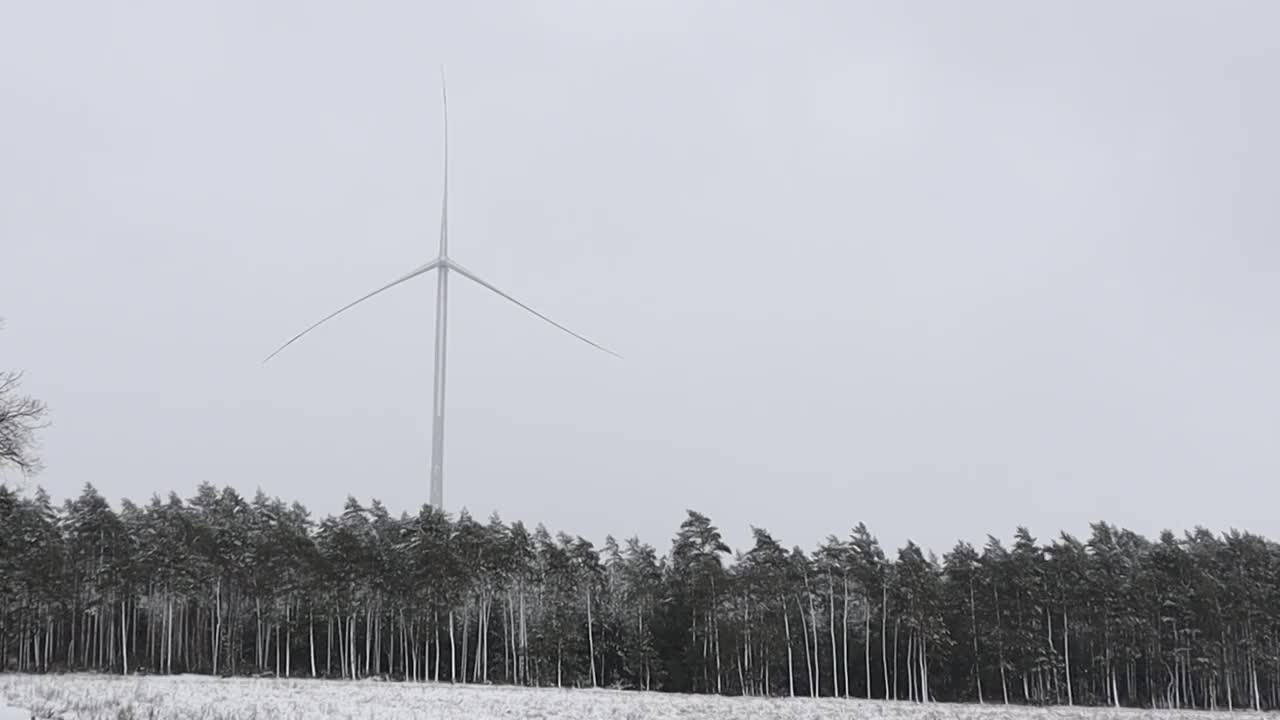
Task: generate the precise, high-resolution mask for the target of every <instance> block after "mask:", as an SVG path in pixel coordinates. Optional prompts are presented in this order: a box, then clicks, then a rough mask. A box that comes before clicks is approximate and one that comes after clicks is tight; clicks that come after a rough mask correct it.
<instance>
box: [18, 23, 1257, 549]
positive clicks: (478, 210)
mask: <svg viewBox="0 0 1280 720" xmlns="http://www.w3.org/2000/svg"><path fill="white" fill-rule="evenodd" d="M1278 38H1280V3H1274V2H1263V1H1257V2H1226V1H1224V2H1213V3H1209V2H1198V1H1197V2H1173V1H1171V0H1152V1H1150V2H1137V1H1129V2H1118V3H1116V2H1056V3H1048V2H1040V3H1027V2H1022V1H1020V0H1019V1H1010V2H970V3H952V2H917V3H888V2H884V3H854V2H831V3H819V2H802V3H784V2H771V3H748V2H699V3H689V2H645V3H608V2H604V3H602V2H537V3H525V2H512V3H481V2H477V3H449V4H443V3H431V4H428V3H421V2H370V3H338V2H302V1H301V0H271V1H268V2H261V1H259V2H229V1H220V2H208V3H171V2H158V1H157V2H133V3H91V2H78V3H8V4H7V5H6V6H5V8H4V12H3V22H0V103H2V106H0V108H2V112H0V315H2V316H3V317H4V318H5V320H6V325H7V328H6V330H5V331H4V332H3V333H0V358H2V363H0V365H3V366H4V367H6V368H21V369H25V370H26V373H27V375H26V387H27V389H28V390H29V391H30V392H31V393H33V394H36V395H38V396H40V397H42V398H44V399H45V400H46V401H47V402H48V404H49V406H50V408H51V411H52V420H53V425H52V426H51V427H50V428H49V429H48V430H47V431H46V432H44V434H43V448H42V449H43V455H44V457H45V461H46V465H47V469H46V470H45V472H44V473H43V474H41V475H40V476H38V477H37V478H36V479H35V482H38V483H40V484H43V485H44V486H45V487H46V488H47V489H48V490H49V491H50V492H51V493H53V494H54V495H55V496H56V497H57V498H59V499H61V498H64V497H67V496H68V495H72V494H74V493H76V492H77V491H78V488H79V486H80V485H81V484H82V483H84V482H86V481H90V482H93V483H94V484H95V485H97V487H98V488H99V489H100V490H101V491H102V492H103V493H104V494H106V495H107V496H108V497H110V498H112V499H113V500H118V499H119V498H121V497H129V498H131V499H134V500H136V501H145V500H146V499H147V498H148V497H149V496H150V495H151V494H152V493H157V492H159V493H162V494H163V493H167V492H168V491H169V490H171V489H175V490H177V491H178V492H179V493H180V494H182V495H183V496H184V497H187V496H190V495H191V494H192V492H193V491H194V488H195V486H196V484H197V483H199V482H201V481H210V482H213V483H217V484H231V485H233V486H235V487H236V488H238V489H240V490H241V491H242V492H244V493H246V494H250V495H251V494H252V493H253V492H254V491H255V490H256V489H257V488H258V487H261V488H262V489H263V490H264V491H266V492H267V493H269V494H272V495H278V496H281V497H283V498H285V499H289V500H293V499H297V500H300V501H302V502H304V503H305V504H306V505H307V506H308V507H310V508H311V509H312V510H313V512H315V513H318V514H323V513H328V512H333V511H336V510H338V509H339V508H340V506H341V503H342V501H343V499H344V498H345V497H346V496H347V495H348V494H354V495H356V496H357V497H359V498H361V499H365V500H367V499H369V498H379V499H381V500H382V501H383V502H384V503H386V504H387V505H388V506H389V507H390V508H391V509H392V510H393V511H395V512H399V511H400V510H405V509H416V508H417V507H418V506H419V505H420V504H421V503H423V502H425V500H426V497H427V471H428V455H429V431H430V428H429V424H430V393H431V377H430V372H431V367H430V363H431V328H432V323H433V307H434V295H435V287H434V285H435V282H434V280H433V279H432V278H430V277H424V278H421V279H420V280H418V281H417V282H414V283H412V284H408V285H405V286H402V287H399V288H397V289H396V290H394V291H392V292H389V293H387V294H385V295H382V296H380V297H379V298H377V299H376V300H375V301H371V302H369V303H366V304H365V305H362V306H361V307H360V308H358V309H357V310H354V311H352V312H350V313H347V314H345V315H344V316H342V317H341V318H339V319H338V320H336V321H334V322H332V323H330V324H328V325H326V326H325V327H324V328H322V329H321V330H318V331H317V332H315V333H313V334H312V335H310V336H308V337H307V338H305V339H304V340H303V341H301V342H299V343H298V344H296V345H295V346H293V347H291V348H290V349H289V350H288V351H286V352H285V353H284V354H282V355H280V356H279V357H277V358H276V359H275V360H273V361H272V362H271V363H270V364H268V365H266V366H263V365H262V364H261V359H262V357H263V356H264V355H266V354H267V353H268V352H270V350H272V349H273V348H274V347H275V346H276V345H278V344H279V343H281V342H283V341H284V340H285V339H287V338H288V337H289V336H291V335H293V334H294V333H295V332H297V331H299V330H301V329H302V328H303V327H305V326H306V325H307V324H308V323H310V322H312V321H313V320H315V319H317V318H318V317H320V316H322V315H324V314H325V313H327V312H329V311H331V310H333V309H335V308H337V307H338V306H340V305H342V304H344V303H346V302H348V301H349V300H351V299H354V298H355V297H357V296H359V295H361V294H363V293H365V292H367V291H369V290H371V289H373V288H375V287H377V286H379V285H381V284H383V283H385V282H388V281H390V280H391V279H393V278H394V277H396V276H398V275H400V274H402V273H404V272H406V271H407V270H409V269H411V268H412V267H415V266H416V265H418V264H421V263H423V262H425V261H426V260H428V259H430V258H431V257H432V256H433V254H434V246H435V243H436V236H437V232H438V229H437V228H438V223H439V213H440V190H441V180H440V163H441V148H440V128H441V118H440V88H439V78H438V67H439V66H440V65H441V64H442V63H443V64H444V65H445V66H446V68H447V72H448V79H449V93H450V113H451V114H450V120H451V137H452V147H451V160H452V164H453V174H452V179H451V183H450V194H451V199H452V204H451V210H450V228H451V230H450V237H451V250H452V252H453V254H454V255H455V256H456V257H457V259H458V260H459V261H460V262H462V263H463V264H465V265H467V266H468V267H469V268H470V269H472V270H474V271H476V272H477V273H479V274H480V275H481V276H483V277H485V278H486V279H488V280H490V281H492V282H494V283H496V284H497V285H499V286H500V287H502V288H504V289H505V290H507V291H508V292H510V293H512V294H513V295H515V296H516V297H518V298H520V299H521V300H523V301H525V302H527V303H529V304H531V305H532V306H534V307H535V308H537V309H539V310H541V311H543V312H545V313H547V314H549V315H551V316H552V317H553V318H556V319H557V320H559V321H560V322H562V323H565V324H567V325H568V326H570V327H572V328H574V329H575V330H577V331H578V332H581V333H583V334H585V335H587V336H588V337H591V338H593V339H595V340H597V341H599V342H601V343H603V344H605V345H607V346H610V347H612V348H613V349H615V350H617V351H618V352H620V353H621V354H622V355H624V356H625V358H626V359H625V360H622V361H618V360H616V359H614V358H611V357H609V356H607V355H604V354H603V353H599V352H596V351H594V350H592V349H591V348H589V347H587V346H585V345H583V344H581V343H579V342H577V341H575V340H573V339H572V338H570V337H568V336H566V335H563V334H562V333H559V332H558V331H556V330H554V329H553V328H550V327H549V326H546V325H545V324H543V323H541V322H540V321H538V320H537V319H535V318H533V317H531V316H529V315H527V314H525V313H523V312H522V311H520V310H518V309H517V308H515V307H513V306H510V305H508V304H506V303H504V302H503V301H502V300H500V299H499V298H497V297H495V296H493V295H491V294H488V293H487V292H486V291H484V290H482V289H480V288H478V287H475V286H473V285H470V284H468V283H464V282H461V281H457V280H456V281H455V282H454V283H453V284H452V289H453V294H452V302H451V307H450V309H451V320H450V331H451V344H450V366H449V371H450V376H449V395H448V412H449V425H448V428H447V431H448V432H447V441H446V442H447V455H446V476H445V478H446V479H445V482H446V485H445V495H446V501H447V504H448V506H449V509H451V510H457V509H459V508H461V507H464V506H465V507H466V508H468V509H469V510H470V511H471V512H472V513H473V514H476V515H479V516H482V517H483V516H487V515H488V514H489V513H490V512H492V511H494V510H497V511H499V512H500V513H501V514H502V516H503V517H504V518H506V519H508V520H513V519H523V520H525V521H526V522H529V523H536V522H544V523H546V524H547V525H548V527H550V528H552V529H553V530H555V529H564V530H568V531H570V532H573V533H580V534H583V535H584V536H586V537H589V538H591V539H593V540H596V541H600V540H602V539H603V537H604V535H605V534H606V533H613V534H615V535H617V536H619V537H623V536H629V535H631V534H639V535H640V536H641V537H642V538H643V539H645V540H647V541H650V542H653V543H655V544H657V545H658V546H659V547H661V548H663V549H665V548H666V547H667V545H668V543H669V538H670V536H671V535H672V533H673V532H674V530H675V529H676V527H677V525H678V523H679V522H680V521H681V519H682V518H683V514H684V510H685V508H695V509H699V510H701V511H703V512H705V513H707V514H708V515H710V516H711V517H712V519H713V520H714V521H715V522H717V523H718V524H719V525H720V526H721V527H722V528H723V530H724V532H725V534H726V537H727V539H728V540H729V541H730V542H731V543H732V544H733V545H735V547H739V548H740V547H741V546H742V545H744V544H745V543H746V542H747V540H748V538H749V525H750V524H755V525H759V526H764V527H766V528H768V529H769V530H771V531H772V532H774V533H775V535H777V536H778V537H779V538H780V539H782V540H783V541H785V542H787V543H790V544H801V545H804V546H806V547H808V546H812V544H814V543H815V542H817V541H818V540H820V539H821V538H822V537H823V536H824V535H826V534H827V533H838V534H841V535H843V534H845V533H847V532H848V529H849V528H850V527H851V526H852V525H854V524H855V523H857V522H858V521H859V520H862V521H866V522H867V524H868V525H869V526H870V527H871V529H872V530H873V531H875V532H876V533H877V534H878V535H879V536H880V538H881V540H882V541H884V542H885V543H887V544H888V545H890V546H897V545H898V544H900V543H902V542H904V541H905V540H906V539H907V538H913V539H915V540H917V541H919V542H921V543H922V544H925V545H927V546H930V547H932V548H934V549H935V550H937V551H939V552H942V551H944V550H946V549H948V548H949V547H950V546H951V544H952V543H954V541H955V540H956V539H957V538H966V539H970V540H972V541H975V542H976V541H981V540H982V539H983V538H984V536H985V534H986V533H988V532H992V533H996V534H998V535H1001V536H1008V535H1010V534H1011V532H1012V530H1013V528H1014V527H1015V526H1016V525H1018V524H1026V525H1028V526H1029V527H1030V528H1031V529H1032V531H1033V532H1034V533H1036V534H1038V535H1040V536H1041V537H1045V538H1047V537H1048V536H1050V535H1056V533H1057V531H1058V530H1059V529H1066V530H1069V531H1072V532H1076V533H1080V534H1086V533H1087V531H1088V527H1087V525H1088V523H1089V522H1090V521H1094V520H1098V519H1106V520H1108V521H1111V522H1115V523H1117V524H1120V525H1124V526H1128V527H1131V528H1133V529H1135V530H1139V531H1142V532H1146V533H1154V532H1157V531H1158V530H1159V529H1160V528H1163V527H1172V528H1175V529H1179V530H1180V529H1183V528H1189V527H1191V526H1194V525H1196V524H1205V525H1208V526H1210V527H1213V528H1214V529H1225V528H1227V527H1232V526H1235V527H1240V528H1243V529H1251V530H1255V531H1258V532H1262V533H1264V534H1269V535H1272V536H1275V535H1276V534H1277V530H1276V526H1275V522H1274V521H1275V508H1276V506H1277V502H1278V501H1280V482H1277V474H1278V471H1280V443H1278V442H1277V437H1280V374H1278V373H1277V367H1280V338H1278V336H1277V333H1276V328H1277V324H1278V322H1280V245H1278V244H1277V241H1276V234H1277V229H1280V203H1277V200H1276V198H1277V194H1278V193H1280V183H1278V182H1277V178H1278V173H1277V163H1278V162H1280V140H1277V133H1276V128H1278V127H1280V99H1278V98H1277V85H1276V71H1277V68H1280V40H1278ZM11 479H12V478H11Z"/></svg>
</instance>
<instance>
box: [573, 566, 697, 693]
mask: <svg viewBox="0 0 1280 720" xmlns="http://www.w3.org/2000/svg"><path fill="white" fill-rule="evenodd" d="M592 624H593V623H592V620H591V587H590V586H587V647H588V650H589V652H588V654H589V655H590V656H591V687H595V686H596V636H595V632H594V631H593V630H592V629H591V626H592ZM716 665H717V666H718V665H719V658H718V657H717V661H716ZM716 669H717V671H718V670H719V667H717V668H716ZM716 675H717V677H719V672H717V673H716Z"/></svg>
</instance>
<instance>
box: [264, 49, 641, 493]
mask: <svg viewBox="0 0 1280 720" xmlns="http://www.w3.org/2000/svg"><path fill="white" fill-rule="evenodd" d="M440 97H441V104H442V107H443V114H444V189H443V193H442V195H443V197H442V200H441V208H440V253H439V255H437V256H436V258H435V259H434V260H432V261H431V262H429V263H427V264H425V265H423V266H421V267H419V268H417V269H415V270H413V271H411V272H409V273H407V274H405V275H403V276H401V277H399V278H397V279H395V280H393V281H392V282H390V283H387V284H386V285H383V286H382V287H380V288H378V289H377V290H374V291H373V292H371V293H369V294H368V295H365V296H363V297H361V298H358V299H356V300H355V301H353V302H351V303H348V304H346V305H344V306H342V307H341V308H338V309H337V310H336V311H334V312H332V313H330V314H328V315H326V316H325V317H323V318H321V319H320V320H318V321H316V322H315V323H313V324H312V325H311V326H310V327H308V328H307V329H306V330H303V331H302V332H300V333H298V334H297V335H294V336H293V337H292V338H289V341H288V342H286V343H285V344H283V345H281V346H280V347H278V348H276V350H275V351H274V352H272V353H271V354H270V355H268V356H267V357H266V359H265V360H263V362H264V363H265V362H267V360H270V359H271V358H273V357H275V356H276V355H278V354H280V351H282V350H284V349H285V348H287V347H289V346H290V345H292V344H293V343H294V342H296V341H297V340H298V339H299V338H301V337H302V336H303V335H306V334H307V333H309V332H311V331H312V330H314V329H316V328H317V327H319V326H320V325H322V324H324V323H325V322H326V321H328V320H331V319H333V318H334V317H336V316H338V315H340V314H341V313H343V312H345V311H347V310H350V309H351V308H353V307H355V306H356V305H359V304H360V303H362V302H364V301H365V300H368V299H369V298H372V297H373V296H375V295H378V294H379V293H382V292H385V291H387V290H390V289H391V288H393V287H395V286H397V285H399V284H401V283H404V282H408V281H409V280H412V279H413V278H416V277H418V276H419V275H425V274H427V273H429V272H433V271H434V272H435V273H436V342H435V358H434V365H435V369H434V372H433V377H432V391H431V392H432V404H431V408H432V410H431V412H432V422H431V496H430V498H431V506H432V507H434V508H436V509H437V510H444V396H445V359H446V356H447V352H446V347H447V339H448V326H449V272H450V271H453V272H456V273H457V274H458V275H461V276H462V277H464V278H466V279H468V280H470V281H472V282H474V283H476V284H477V285H480V286H481V287H483V288H486V289H488V290H490V291H492V292H494V293H496V294H497V295H498V296H499V297H502V298H504V299H506V300H509V301H510V302H512V303H515V304H516V305H518V306H520V307H522V308H524V309H525V310H527V311H529V312H530V313H533V314H534V315H536V316H538V317H539V318H541V319H543V320H545V321H546V322H548V323H550V324H552V325H554V326H556V327H557V328H559V329H561V330H563V331H565V332H567V333H569V334H570V335H572V336H574V337H576V338H578V339H579V340H581V341H583V342H585V343H587V344H588V345H590V346H592V347H594V348H597V349H599V350H603V351H604V352H607V353H609V354H610V355H613V356H614V357H619V358H620V357H621V356H620V355H618V354H617V353H615V352H613V351H612V350H610V349H608V348H606V347H604V346H602V345H599V344H597V343H595V342H592V341H591V340H588V339H587V338H585V337H583V336H581V335H579V334H578V333H576V332H574V331H572V330H570V329H569V328H567V327H565V326H564V325H561V324H560V323H558V322H556V321H555V320H552V319H551V318H549V317H547V316H546V315H543V314H542V313H540V312H538V311H537V310H534V309H533V308H531V307H529V306H528V305H525V304H524V303H522V302H520V301H519V300H516V299H515V298H513V297H511V296H510V295H508V294H507V293H505V292H503V291H502V290H500V289H498V288H497V287H495V286H494V285H492V284H490V283H488V282H486V281H484V280H482V279H481V278H480V277H479V276H477V275H476V274H475V273H473V272H471V271H470V270H467V269H466V268H464V267H462V266H461V265H459V264H458V263H457V262H455V261H454V260H453V259H452V258H450V257H449V99H448V94H447V92H446V91H445V85H444V69H443V68H441V70H440Z"/></svg>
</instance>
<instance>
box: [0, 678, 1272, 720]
mask: <svg viewBox="0 0 1280 720" xmlns="http://www.w3.org/2000/svg"><path fill="white" fill-rule="evenodd" d="M5 705H9V706H12V707H14V708H24V709H26V710H28V711H31V712H34V713H35V715H36V717H40V718H61V719H62V720H98V719H99V718H101V719H102V720H107V719H110V720H126V719H137V720H142V719H144V718H147V719H150V718H155V719H157V720H159V719H163V720H277V719H278V720H312V719H315V720H329V719H330V718H334V719H342V720H347V719H350V720H411V719H412V720H418V719H419V718H431V719H433V720H434V719H436V718H441V719H445V718H458V719H459V720H461V719H463V718H466V719H467V720H490V719H495V718H546V719H547V720H558V719H561V718H563V719H564V720H580V719H581V720H585V719H587V718H592V719H594V718H617V719H619V720H632V719H634V720H648V719H649V718H695V719H696V718H711V719H712V720H728V719H730V718H733V719H735V720H736V719H737V718H743V719H744V720H774V719H776V720H817V719H819V718H822V719H824V720H825V719H826V718H852V719H855V720H862V719H863V718H902V719H903V720H915V719H917V718H919V719H924V718H930V719H932V718H958V719H960V720H965V719H970V718H971V719H973V720H1001V719H1003V718H1008V719H1009V720H1020V719H1022V718H1027V719H1028V720H1030V719H1032V718H1036V719H1042V718H1043V719H1050V718H1062V719H1064V720H1065V719H1067V718H1099V719H1103V718H1123V719H1125V720H1142V719H1143V718H1184V717H1185V718H1191V717H1198V718H1204V719H1208V718H1212V717H1231V718H1233V720H1238V719H1239V718H1241V717H1248V715H1246V714H1245V713H1237V714H1235V715H1231V716H1227V715H1225V714H1207V713H1194V712H1171V711H1138V710H1109V709H1101V708H1093V709H1084V708H1053V709H1030V708H1004V707H999V706H993V705H987V706H985V707H979V706H976V705H943V704H937V705H928V706H921V705H914V704H910V703H884V702H878V701H873V702H867V701H863V700H835V699H829V698H824V699H819V700H813V699H808V698H805V699H794V700H792V699H761V698H728V697H712V696H698V695H670V694H663V693H637V692H621V691H613V690H554V689H526V688H511V687H475V686H450V685H419V684H403V683H384V682H368V681H366V682H341V681H320V680H253V679H217V678H209V677H203V676H195V675H186V676H176V677H130V678H123V677H119V676H107V675H62V676H58V675H52V676H49V675H0V718H8V717H10V716H9V715H7V714H6V713H5V711H4V709H3V708H4V706H5ZM18 717H22V718H26V717H27V715H26V713H23V714H22V715H20V716H18ZM1258 717H1261V716H1258Z"/></svg>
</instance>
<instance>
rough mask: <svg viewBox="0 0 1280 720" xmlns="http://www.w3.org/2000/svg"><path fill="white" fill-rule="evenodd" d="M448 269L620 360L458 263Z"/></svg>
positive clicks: (600, 346)
mask: <svg viewBox="0 0 1280 720" xmlns="http://www.w3.org/2000/svg"><path fill="white" fill-rule="evenodd" d="M449 269H451V270H455V271H457V273H458V274H459V275H461V276H463V277H465V278H466V279H468V280H470V281H471V282H474V283H476V284H477V285H480V286H481V287H484V288H488V289H489V290H492V291H493V292H494V293H496V294H497V295H498V296H499V297H502V298H505V299H507V300H510V301H511V302H513V303H515V304H516V305H519V306H520V307H522V308H524V309H525V310H528V311H529V312H531V313H533V314H534V315H537V316H538V317H540V318H542V319H543V320H546V321H547V322H549V323H551V324H552V325H554V326H556V327H558V328H560V329H561V330H563V331H565V332H567V333H569V334H570V335H572V336H574V337H576V338H578V339H579V340H581V341H582V342H584V343H586V344H588V345H590V346H591V347H593V348H596V349H597V350H603V351H605V352H607V353H609V354H610V355H612V356H614V357H616V358H619V359H621V358H622V356H621V355H619V354H618V353H616V352H614V351H612V350H610V349H609V348H607V347H605V346H603V345H600V344H599V343H596V342H592V341H591V340H588V339H587V338H585V337H583V336H581V335H579V334H578V333H576V332H574V331H572V330H570V329H569V328H567V327H565V326H563V325H561V324H560V323H558V322H556V321H555V320H552V319H551V318H549V317H547V316H546V315H543V314H542V313H540V312H538V311H537V310H534V309H533V308H531V307H529V306H528V305H525V304H524V303H522V302H520V301H519V300H517V299H515V298H513V297H511V296H510V295H508V294H506V293H504V292H502V291H501V290H499V289H498V288H496V287H494V286H493V285H492V284H490V283H488V282H485V281H484V280H481V279H480V278H479V277H477V276H476V274H475V273H473V272H471V271H470V270H468V269H466V268H464V267H462V266H460V265H458V263H456V262H454V261H452V260H450V261H449Z"/></svg>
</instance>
